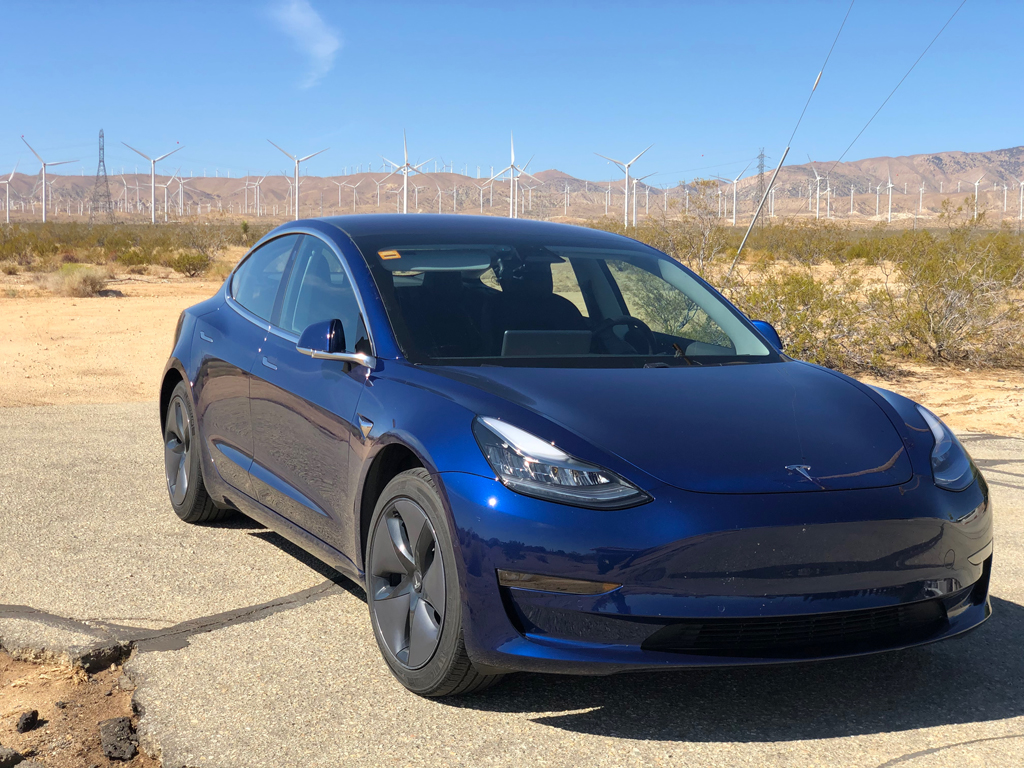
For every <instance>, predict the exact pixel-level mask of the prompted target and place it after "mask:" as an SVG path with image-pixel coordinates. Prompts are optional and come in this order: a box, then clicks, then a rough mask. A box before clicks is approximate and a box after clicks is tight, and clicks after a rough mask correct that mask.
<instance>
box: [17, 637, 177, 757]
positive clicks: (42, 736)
mask: <svg viewBox="0 0 1024 768" xmlns="http://www.w3.org/2000/svg"><path fill="white" fill-rule="evenodd" d="M120 678H121V670H120V668H119V667H111V668H110V669H109V670H104V671H103V672H100V673H98V674H96V675H87V674H86V673H85V672H83V671H82V670H81V669H72V668H71V667H68V666H64V665H54V664H45V663H44V664H39V663H33V662H30V661H17V660H15V659H13V658H11V657H10V656H9V655H8V654H6V653H0V743H2V744H3V745H4V746H5V747H9V748H11V749H14V750H16V751H18V752H19V753H21V755H22V756H24V757H25V758H34V759H35V760H37V761H38V762H39V763H41V764H42V765H45V766H47V768H86V766H97V768H98V766H109V765H121V766H124V767H125V768H151V767H152V766H156V765H158V763H157V761H156V760H154V759H152V758H150V757H147V756H146V755H145V754H143V753H141V752H140V753H139V754H137V755H136V756H135V758H134V759H132V760H129V761H124V762H117V763H112V762H110V761H109V760H107V757H106V756H105V755H104V754H103V750H102V748H101V746H100V732H99V723H100V722H101V721H103V720H108V719H110V718H112V717H131V715H132V705H131V693H130V692H129V691H126V690H122V688H121V687H120V686H119V685H118V680H119V679H120ZM57 702H61V703H62V705H63V706H60V707H58V706H57ZM33 709H34V710H36V711H37V712H38V713H39V725H38V726H37V727H36V728H34V729H32V730H30V731H27V732H26V733H18V731H17V722H18V718H19V717H20V716H21V714H22V713H24V712H28V711H29V710H33Z"/></svg>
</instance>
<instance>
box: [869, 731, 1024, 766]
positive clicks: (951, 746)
mask: <svg viewBox="0 0 1024 768" xmlns="http://www.w3.org/2000/svg"><path fill="white" fill-rule="evenodd" d="M1021 737H1024V733H1008V734H1006V735H1005V736H989V737H987V738H984V739H971V740H970V741H958V742H957V743H955V744H944V745H943V746H941V747H930V748H928V749H922V750H921V751H919V752H910V753H908V754H906V755H900V756H899V757H894V758H893V759H892V760H888V761H886V762H884V763H882V764H881V765H879V766H878V768H891V766H894V765H899V764H900V763H905V762H907V761H909V760H916V759H917V758H919V757H926V756H928V755H934V754H935V753H936V752H942V751H944V750H947V749H954V748H955V747H967V746H970V745H972V744H983V743H984V742H986V741H1003V740H1005V739H1019V738H1021Z"/></svg>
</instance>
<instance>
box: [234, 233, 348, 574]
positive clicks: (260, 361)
mask: <svg viewBox="0 0 1024 768" xmlns="http://www.w3.org/2000/svg"><path fill="white" fill-rule="evenodd" d="M333 319H339V320H341V321H342V324H343V326H344V329H345V339H346V342H347V344H346V349H348V350H354V348H355V345H356V343H357V342H358V341H359V340H360V339H361V338H363V337H364V336H365V331H363V330H362V328H363V324H362V318H361V316H360V312H359V304H358V302H357V300H356V296H355V293H354V292H353V287H352V282H351V280H350V278H349V276H348V274H347V272H346V271H345V269H344V266H343V264H342V262H341V260H340V257H339V256H338V255H337V254H335V252H334V251H333V250H332V249H331V248H330V247H329V246H328V245H327V244H326V243H325V242H324V241H323V240H320V239H319V238H316V237H313V236H311V235H304V236H303V240H302V243H301V244H300V245H299V248H298V250H297V251H296V255H295V257H294V260H293V263H292V266H291V268H290V269H289V278H288V284H287V286H286V288H285V289H284V292H283V294H282V299H281V301H280V307H279V311H278V314H277V316H276V318H275V320H274V327H273V328H272V329H271V332H270V334H269V335H268V337H267V339H266V342H265V345H264V348H263V351H262V352H261V353H260V354H259V355H257V359H256V360H255V362H254V364H253V368H252V379H251V391H250V395H251V398H250V403H251V409H252V424H253V434H254V445H255V452H254V456H255V460H254V462H253V464H252V467H251V469H250V476H251V478H252V482H253V486H254V487H255V488H256V492H257V493H258V494H259V500H260V501H261V502H262V503H264V504H266V505H267V506H269V507H270V508H271V509H273V510H275V511H276V512H278V513H279V514H281V515H283V516H284V517H286V518H288V519H289V520H291V521H292V522H293V523H295V524H296V525H299V526H301V527H302V528H304V529H305V530H307V531H308V532H309V533H311V534H313V535H314V536H316V537H317V538H319V539H321V540H323V541H325V542H327V543H328V544H330V545H331V546H332V547H334V548H335V549H337V550H339V551H341V552H343V553H344V554H346V555H347V556H348V557H350V558H352V557H353V556H354V553H353V552H351V551H349V550H350V549H351V542H352V541H353V540H354V539H353V533H354V532H353V514H352V510H353V499H352V494H353V492H354V489H352V488H350V487H349V484H348V462H349V441H350V438H351V437H352V435H353V434H354V433H355V429H356V427H355V426H354V422H355V420H356V408H357V405H358V403H359V397H360V394H361V393H362V391H363V387H364V386H365V383H366V374H367V370H366V368H364V367H363V366H360V365H353V364H351V363H343V362H340V361H335V360H314V359H313V358H311V357H308V356H306V355H303V354H300V353H299V352H297V351H296V349H295V344H296V342H297V341H298V337H299V335H300V334H301V333H302V331H303V330H305V328H306V327H307V326H309V325H312V324H313V323H315V322H319V321H323V320H333ZM364 343H365V342H364ZM357 539H358V537H355V540H357Z"/></svg>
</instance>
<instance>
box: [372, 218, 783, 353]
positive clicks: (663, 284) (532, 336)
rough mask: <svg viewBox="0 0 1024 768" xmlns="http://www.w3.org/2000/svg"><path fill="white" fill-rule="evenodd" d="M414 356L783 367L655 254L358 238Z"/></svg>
mask: <svg viewBox="0 0 1024 768" xmlns="http://www.w3.org/2000/svg"><path fill="white" fill-rule="evenodd" d="M356 245H357V246H358V247H359V249H360V251H361V252H362V253H363V256H364V258H365V259H366V261H367V264H368V265H369V267H370V272H371V274H372V275H373V278H374V281H375V282H376V285H377V288H378V290H379V291H380V294H381V297H382V299H383V301H384V305H385V309H386V310H387V313H388V317H389V319H390V320H391V323H392V326H393V328H394V331H395V335H396V337H397V339H398V342H399V345H400V346H401V347H402V350H403V353H404V354H405V355H406V357H407V358H408V359H409V360H410V361H412V362H414V363H421V364H428V365H430V364H434V365H517V366H523V365H537V366H552V367H629V366H634V367H641V366H645V365H659V364H661V365H714V364H723V363H762V362H775V361H778V360H779V357H778V355H777V354H776V353H775V352H774V350H772V349H771V348H770V347H768V346H767V345H766V344H765V343H764V342H762V341H761V339H760V338H759V337H758V336H757V334H756V333H755V332H754V331H753V330H752V329H751V327H750V325H749V324H748V323H747V321H746V320H745V318H743V316H742V315H741V314H740V313H739V312H738V311H736V310H735V309H734V308H733V307H732V306H731V305H730V304H728V303H727V302H726V301H724V300H723V299H722V298H721V297H720V296H718V295H717V294H716V293H715V292H714V291H713V290H710V289H709V288H708V287H707V286H706V285H705V284H704V283H703V282H702V281H701V280H699V279H698V278H697V277H696V276H695V275H693V273H691V272H689V271H688V270H686V269H685V268H683V267H682V266H680V265H679V264H678V263H677V262H675V261H673V260H671V259H669V258H667V257H663V256H659V255H657V254H656V252H653V251H652V250H651V249H648V248H646V247H644V246H640V245H636V246H635V247H633V246H632V245H631V244H630V243H623V246H622V247H621V248H619V247H616V248H607V247H592V246H586V245H577V244H575V243H573V242H571V241H569V242H535V241H533V242H530V241H527V242H500V243H494V242H491V243H488V242H483V243H481V242H465V243H460V242H450V241H449V242H429V241H425V239H424V238H423V237H420V238H418V239H416V240H413V241H395V240H391V239H388V236H387V235H378V236H373V237H370V236H367V237H362V238H357V239H356Z"/></svg>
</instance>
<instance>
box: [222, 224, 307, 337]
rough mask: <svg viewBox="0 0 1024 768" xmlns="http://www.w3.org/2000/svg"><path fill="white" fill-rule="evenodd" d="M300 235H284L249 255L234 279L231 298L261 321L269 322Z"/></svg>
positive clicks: (239, 267) (237, 270) (232, 279)
mask: <svg viewBox="0 0 1024 768" xmlns="http://www.w3.org/2000/svg"><path fill="white" fill-rule="evenodd" d="M298 238H299V236H298V235H284V236H282V237H278V238H275V239H273V240H271V241H270V242H269V243H265V244H264V245H261V246H260V247H259V248H257V249H256V250H255V251H253V252H252V253H250V254H249V256H248V257H247V258H246V259H245V261H243V262H242V263H241V264H240V265H239V266H238V269H236V270H235V274H234V275H233V276H232V278H231V297H232V298H233V299H234V300H235V301H237V302H238V303H239V304H241V305H242V306H243V307H245V308H246V309H247V310H249V311H250V312H252V313H253V314H254V315H256V316H257V317H259V318H262V319H263V320H267V321H269V320H270V319H271V316H272V315H273V313H274V302H275V300H276V299H277V292H278V290H279V289H280V287H281V279H282V278H283V277H284V269H285V267H286V266H287V264H288V257H289V256H291V253H292V249H293V248H294V247H295V243H296V242H297V241H298Z"/></svg>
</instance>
